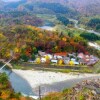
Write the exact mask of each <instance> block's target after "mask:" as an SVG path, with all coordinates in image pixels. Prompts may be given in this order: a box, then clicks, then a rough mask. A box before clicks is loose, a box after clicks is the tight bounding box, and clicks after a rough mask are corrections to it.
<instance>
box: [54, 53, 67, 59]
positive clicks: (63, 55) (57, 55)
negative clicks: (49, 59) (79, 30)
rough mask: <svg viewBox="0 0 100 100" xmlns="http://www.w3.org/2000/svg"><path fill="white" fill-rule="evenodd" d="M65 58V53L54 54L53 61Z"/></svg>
mask: <svg viewBox="0 0 100 100" xmlns="http://www.w3.org/2000/svg"><path fill="white" fill-rule="evenodd" d="M66 56H67V52H60V53H55V54H54V59H62V58H63V57H66Z"/></svg>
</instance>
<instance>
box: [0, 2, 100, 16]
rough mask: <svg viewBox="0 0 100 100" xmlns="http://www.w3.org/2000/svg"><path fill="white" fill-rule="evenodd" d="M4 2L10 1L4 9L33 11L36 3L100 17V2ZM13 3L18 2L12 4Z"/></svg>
mask: <svg viewBox="0 0 100 100" xmlns="http://www.w3.org/2000/svg"><path fill="white" fill-rule="evenodd" d="M2 1H10V2H8V3H7V4H6V6H4V8H7V9H8V8H10V9H14V8H18V9H20V10H22V9H24V10H25V9H27V8H29V9H30V10H33V9H34V8H36V2H38V3H41V4H43V3H46V4H54V3H56V6H57V5H59V4H61V5H62V6H64V7H66V9H68V8H70V9H73V10H74V11H78V12H79V13H80V14H82V15H95V14H96V15H100V0H2ZM2 1H1V0H0V7H1V6H2V5H1V4H2ZM11 1H16V2H13V3H12V2H11ZM34 3H35V5H34ZM46 4H45V5H46ZM47 6H48V5H47ZM52 6H54V5H52ZM56 6H55V7H56ZM37 8H38V9H37V10H39V6H38V7H37ZM29 9H28V10H29ZM35 10H36V9H35ZM45 10H47V8H46V9H44V11H45ZM47 12H48V10H47Z"/></svg>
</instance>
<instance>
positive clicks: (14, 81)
mask: <svg viewBox="0 0 100 100" xmlns="http://www.w3.org/2000/svg"><path fill="white" fill-rule="evenodd" d="M2 72H6V74H7V75H8V77H9V81H10V82H11V85H12V87H13V89H14V90H15V92H20V93H22V94H24V95H27V96H31V97H33V98H34V97H36V98H37V97H38V93H39V87H36V88H33V89H32V88H31V87H30V84H29V83H28V82H27V81H26V80H25V79H23V78H22V77H20V76H19V75H17V74H15V73H14V72H12V71H11V70H10V69H6V68H4V69H3V70H2ZM83 75H84V74H83ZM98 78H100V76H94V77H86V78H80V76H79V78H78V79H71V80H66V81H62V82H57V83H53V84H43V85H41V86H40V88H41V95H45V94H47V93H49V92H53V91H55V92H58V91H62V90H63V89H65V88H70V87H73V86H74V85H75V84H77V83H78V82H82V81H83V80H88V79H98Z"/></svg>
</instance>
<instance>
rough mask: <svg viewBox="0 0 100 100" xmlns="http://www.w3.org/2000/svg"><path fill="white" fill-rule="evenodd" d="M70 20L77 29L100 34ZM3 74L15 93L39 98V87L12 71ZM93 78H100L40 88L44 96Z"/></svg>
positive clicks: (63, 82) (71, 81) (7, 70)
mask: <svg viewBox="0 0 100 100" xmlns="http://www.w3.org/2000/svg"><path fill="white" fill-rule="evenodd" d="M70 20H71V21H74V22H75V28H77V29H80V30H84V31H88V32H90V33H91V32H92V33H95V34H100V33H98V32H95V31H93V30H85V29H83V28H79V27H78V21H77V20H73V19H70ZM53 27H54V26H46V25H44V26H42V27H39V28H42V29H45V30H50V31H52V30H53ZM2 72H5V73H6V74H7V75H8V77H9V81H10V82H11V85H12V87H13V89H14V90H15V92H21V93H22V94H24V95H27V96H32V97H37V96H38V87H37V88H34V89H33V88H32V87H31V86H30V84H29V83H28V82H27V81H26V80H25V79H23V78H22V77H20V76H19V75H18V74H16V73H14V72H13V71H11V70H10V69H6V68H4V69H3V70H2ZM93 78H94V79H97V78H100V76H95V77H87V78H78V79H73V80H72V79H70V80H66V81H62V82H57V83H53V84H51V85H49V84H44V85H41V86H40V87H41V92H42V94H43V95H44V94H46V93H48V92H53V91H62V90H63V89H65V88H70V87H73V86H74V85H75V84H77V83H78V82H82V81H83V80H86V79H93Z"/></svg>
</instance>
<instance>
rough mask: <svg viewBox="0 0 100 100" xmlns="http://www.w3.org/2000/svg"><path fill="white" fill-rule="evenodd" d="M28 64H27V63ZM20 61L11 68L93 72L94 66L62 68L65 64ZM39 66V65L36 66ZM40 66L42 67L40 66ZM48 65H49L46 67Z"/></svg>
mask: <svg viewBox="0 0 100 100" xmlns="http://www.w3.org/2000/svg"><path fill="white" fill-rule="evenodd" d="M27 64H28V65H27ZM27 64H26V63H25V64H24V63H22V64H13V68H14V69H22V70H32V69H35V70H43V71H52V72H62V73H70V72H75V73H76V72H78V73H94V68H95V67H93V68H89V67H87V66H85V65H84V66H79V67H77V68H79V69H77V68H76V69H74V68H75V66H70V67H71V68H70V69H69V68H63V69H62V67H65V65H64V66H63V65H62V66H58V65H51V66H49V65H46V66H45V65H39V64H31V63H27ZM38 66H40V67H38ZM41 66H42V67H41ZM47 66H49V67H47ZM50 67H51V68H50ZM99 72H100V70H98V71H96V73H99Z"/></svg>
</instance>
